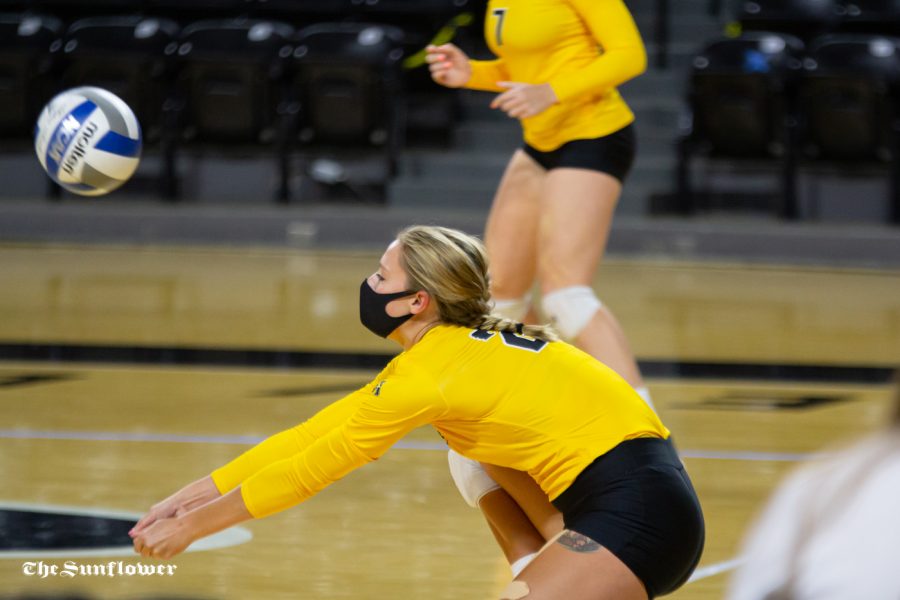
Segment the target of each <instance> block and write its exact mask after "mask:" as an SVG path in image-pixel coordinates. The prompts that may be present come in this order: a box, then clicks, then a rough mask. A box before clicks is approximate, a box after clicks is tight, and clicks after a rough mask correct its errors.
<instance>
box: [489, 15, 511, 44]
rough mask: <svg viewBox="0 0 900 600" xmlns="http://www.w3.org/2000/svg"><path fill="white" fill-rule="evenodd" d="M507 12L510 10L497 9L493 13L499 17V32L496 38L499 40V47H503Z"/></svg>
mask: <svg viewBox="0 0 900 600" xmlns="http://www.w3.org/2000/svg"><path fill="white" fill-rule="evenodd" d="M507 10H508V9H506V8H495V9H494V11H493V13H492V14H493V15H494V16H495V17H497V32H496V38H497V45H498V46H502V45H503V19H504V18H506V11H507Z"/></svg>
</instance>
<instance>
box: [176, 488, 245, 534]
mask: <svg viewBox="0 0 900 600" xmlns="http://www.w3.org/2000/svg"><path fill="white" fill-rule="evenodd" d="M252 518H253V516H252V515H251V514H250V512H249V511H248V510H247V506H246V505H245V504H244V499H243V497H242V496H241V488H240V487H237V488H235V489H233V490H231V491H230V492H228V493H227V494H225V495H224V496H220V497H219V498H217V499H216V500H213V501H212V502H207V503H206V504H204V505H202V506H200V507H198V508H195V509H194V510H191V511H189V512H187V513H185V514H183V515H181V516H180V517H178V520H179V521H181V522H182V524H183V526H184V527H186V528H187V530H188V531H189V532H190V538H191V539H192V540H198V539H200V538H203V537H206V536H208V535H212V534H214V533H217V532H219V531H222V530H223V529H227V528H229V527H232V526H234V525H237V524H238V523H243V522H244V521H249V520H250V519H252Z"/></svg>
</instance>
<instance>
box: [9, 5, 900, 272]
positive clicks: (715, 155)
mask: <svg viewBox="0 0 900 600" xmlns="http://www.w3.org/2000/svg"><path fill="white" fill-rule="evenodd" d="M627 3H628V5H629V7H630V9H631V11H632V13H633V14H634V16H635V20H636V21H637V23H638V27H639V28H640V30H641V32H642V34H643V36H644V39H645V42H646V44H647V48H648V53H649V56H650V58H651V62H650V68H649V69H648V71H647V73H645V74H644V75H643V76H641V77H639V78H637V79H635V80H634V81H631V82H629V83H627V84H626V85H624V86H623V88H622V92H623V95H624V96H625V98H626V100H627V101H628V102H629V104H630V105H631V106H632V108H633V109H634V111H635V113H636V114H637V126H638V136H639V152H638V158H637V162H636V165H635V168H634V170H633V172H632V174H631V176H630V178H629V180H628V182H627V185H626V186H625V190H624V193H623V198H622V200H621V202H620V206H619V208H618V213H617V222H616V226H615V227H614V232H613V235H612V238H611V240H610V252H613V253H617V252H618V253H641V254H653V255H660V256H667V257H689V258H694V257H699V258H705V257H712V258H726V259H742V258H758V259H761V260H794V261H802V262H821V263H829V264H834V263H839V264H855V265H858V264H863V265H868V266H897V265H898V264H900V240H898V233H897V229H896V228H895V227H894V226H893V225H892V223H896V221H897V220H898V219H900V210H898V205H897V202H896V201H895V200H894V198H895V197H896V196H897V185H896V181H897V178H898V167H897V163H896V157H897V155H898V145H897V143H896V142H897V137H898V135H897V132H898V127H897V123H898V119H897V115H898V114H900V113H898V106H900V102H898V98H900V94H898V88H897V85H896V83H897V81H896V79H895V78H894V75H895V73H894V72H893V69H894V59H895V58H896V59H897V61H900V56H897V55H896V54H897V49H898V48H900V46H897V45H896V43H895V41H894V38H893V37H892V36H893V35H896V34H897V33H898V31H900V27H898V23H900V3H898V2H891V1H890V0H853V1H852V2H851V0H771V1H768V0H755V1H739V2H723V1H721V0H679V1H678V2H677V3H676V2H674V1H673V0H627ZM484 4H485V2H484V0H415V1H414V0H303V1H301V2H297V1H291V0H229V1H216V2H213V1H205V0H194V1H187V0H185V1H178V0H171V1H166V0H143V1H141V0H103V1H95V2H78V1H66V0H56V1H54V0H32V1H30V2H22V1H20V2H14V1H9V0H0V105H2V107H3V108H4V110H3V111H0V113H2V114H3V115H4V117H2V118H0V135H2V142H0V181H2V182H3V185H2V186H0V239H4V240H61V241H87V240H99V241H105V240H109V241H125V242H138V243H144V242H148V243H152V242H164V243H165V242H183V243H188V242H199V243H240V244H284V243H287V244H297V245H300V246H304V247H306V246H328V247H364V246H369V245H373V246H377V245H379V244H381V243H382V242H383V241H384V240H385V239H387V238H388V237H389V236H390V235H391V233H392V232H393V231H395V230H396V229H397V228H398V227H400V226H402V225H404V224H407V223H409V222H411V221H427V222H441V223H445V224H448V225H455V226H458V227H462V228H464V229H467V230H470V231H473V232H476V233H478V232H480V231H481V228H482V226H483V220H484V217H485V215H486V214H487V210H488V207H489V205H490V201H491V198H492V195H493V192H494V189H495V187H496V185H497V182H498V181H499V178H500V175H501V173H502V171H503V168H504V166H505V164H506V161H507V160H508V158H509V155H510V153H511V152H512V150H513V149H514V148H515V147H516V146H517V145H518V144H519V143H520V134H519V128H518V124H517V123H515V122H512V121H510V120H509V119H507V118H506V117H505V116H504V115H502V114H500V113H497V112H496V111H492V110H490V109H489V108H488V106H487V105H488V102H489V99H490V95H488V94H483V93H478V92H470V91H458V92H455V91H451V90H445V89H442V88H440V87H439V86H436V85H434V84H433V83H432V82H431V81H430V79H429V78H428V75H427V69H426V68H424V67H422V66H421V54H420V52H419V51H420V50H421V49H422V48H423V47H424V45H425V44H427V43H428V42H429V41H430V40H432V39H438V40H444V39H452V40H453V41H454V42H455V43H457V44H459V45H461V46H462V47H463V48H464V49H465V50H466V51H468V52H469V53H470V54H472V55H473V56H478V57H481V56H487V51H486V49H485V48H484V46H483V42H482V39H481V19H482V12H483V10H484ZM92 28H93V29H92ZM104 28H106V29H104ZM117 28H118V31H119V34H117V35H118V37H117V35H113V34H112V33H110V32H112V31H114V30H116V29H117ZM123 31H124V32H126V33H127V35H121V32H123ZM92 32H93V33H92ZM228 35H231V36H233V37H231V38H229V37H228ZM341 36H343V37H341ZM789 36H794V37H793V38H791V39H798V40H800V42H799V43H800V47H799V49H798V51H797V55H796V57H790V59H791V60H792V61H793V60H794V59H795V60H796V63H795V62H790V61H787V60H786V59H784V57H783V56H780V57H779V56H775V55H776V54H778V52H781V53H782V54H784V47H783V46H779V45H778V43H777V41H775V40H779V39H782V40H783V39H788V37H789ZM823 36H831V37H830V38H827V37H823ZM834 36H838V38H835V37H834ZM841 36H844V37H843V38H841ZM120 38H121V39H120ZM851 38H852V39H851ZM835 39H837V42H842V43H845V44H850V46H847V45H845V46H840V47H838V46H833V45H832V46H831V47H835V48H838V49H837V51H836V52H832V53H831V54H830V55H829V56H832V57H833V56H834V55H835V54H836V55H837V56H839V57H840V56H844V55H845V54H847V53H848V50H846V49H847V48H850V47H851V46H853V47H854V48H855V49H856V50H854V51H856V52H858V53H860V57H859V60H857V61H856V62H855V63H852V64H850V67H849V69H848V68H847V65H843V66H842V65H841V64H840V61H839V60H838V61H832V62H834V63H835V66H834V68H833V69H832V70H831V71H828V72H814V71H816V69H817V68H818V69H819V70H820V71H821V70H822V69H824V67H825V66H826V63H827V62H828V61H827V60H825V57H826V54H827V52H826V51H827V50H828V47H829V46H827V43H826V42H829V43H832V44H834V43H836V42H835ZM746 40H751V41H752V40H756V42H753V43H755V44H756V45H755V46H752V47H750V46H748V45H747V44H748V43H749V42H746ZM760 40H761V41H760ZM137 41H140V42H142V43H141V44H138V43H135V42H137ZM151 41H154V43H153V44H151V43H150V42H151ZM742 41H744V42H745V43H743V45H741V44H742ZM126 42H131V43H130V44H126ZM851 42H852V43H851ZM104 44H105V45H106V46H104ZM113 44H123V46H122V47H121V48H120V50H118V51H116V50H115V49H114V48H115V47H114V46H113ZM729 44H730V46H729ZM853 44H855V46H854V45H853ZM92 45H93V48H92ZM126 45H128V47H127V48H126V47H125V46H126ZM724 46H729V48H730V50H727V52H731V53H732V54H733V55H734V56H736V58H735V59H734V60H732V61H731V62H729V60H725V59H722V60H719V58H718V55H713V54H711V53H712V52H715V51H717V50H718V49H720V48H722V47H724ZM823 48H824V50H823ZM776 49H778V50H777V52H776ZM769 50H772V52H771V53H770V52H769ZM154 52H155V53H156V54H155V55H153V56H149V55H150V54H152V53H154ZM817 52H818V53H819V54H816V53H817ZM866 52H869V56H870V57H871V59H872V60H869V59H868V58H867V55H866ZM251 55H252V56H251ZM820 55H821V56H822V58H821V59H820V60H818V62H817V61H816V59H817V57H819V56H820ZM26 56H27V60H26V58H24V57H26ZM113 57H115V58H116V60H112V58H113ZM732 58H734V57H732ZM876 59H877V60H876ZM129 60H130V61H132V64H139V65H141V67H140V68H138V69H137V71H136V70H135V69H134V68H131V69H130V70H129V68H128V66H127V65H128V61H129ZM779 60H781V61H782V62H781V63H779V62H777V61H779ZM873 61H874V62H878V65H876V67H878V68H880V69H881V71H878V68H876V69H873V70H872V71H871V72H869V73H866V70H865V68H863V67H864V66H866V65H869V63H872V62H873ZM787 62H790V64H787ZM845 62H846V61H845ZM117 63H119V64H120V68H118V69H116V68H115V67H116V64H117ZM710 64H712V65H715V66H716V68H707V67H708V65H710ZM898 64H900V63H898ZM22 65H25V66H22ZM884 65H888V66H887V68H886V69H885V68H883V67H884ZM841 68H843V69H844V70H843V71H841ZM848 70H849V72H848ZM851 75H852V77H851ZM778 77H782V79H781V80H777V81H776V79H778ZM841 78H843V79H841ZM814 79H815V80H816V85H818V87H815V86H813V85H812V84H810V83H809V82H812V81H813V80H814ZM826 79H827V80H828V81H827V82H826ZM804 82H805V83H806V84H809V85H807V87H803V86H804ZM823 82H825V83H828V82H830V83H828V85H825V83H823ZM79 84H94V85H101V86H103V87H107V88H109V89H111V90H112V91H115V92H117V93H119V94H120V95H122V96H123V97H124V98H125V99H126V100H128V101H129V102H130V103H131V104H132V106H133V107H134V108H135V110H136V111H137V112H139V113H142V114H139V117H141V118H142V121H144V122H145V123H146V125H145V132H146V133H147V147H146V152H145V155H144V158H143V160H142V164H141V167H140V169H139V170H138V173H137V175H136V176H135V178H134V180H133V181H131V182H129V183H128V184H127V185H126V186H125V187H123V188H122V189H121V190H120V191H117V192H115V193H114V194H112V195H111V196H108V197H104V198H100V199H94V200H86V199H81V198H77V197H74V196H69V195H66V194H62V195H61V196H60V195H59V193H58V190H56V189H54V188H53V186H49V185H48V183H47V180H46V177H45V176H44V175H43V174H42V172H41V171H40V167H39V165H38V163H37V161H36V160H34V158H33V153H32V151H31V149H30V130H31V127H32V124H33V120H34V118H35V116H36V114H37V111H38V110H39V109H40V107H41V106H42V104H43V102H44V101H45V100H46V99H47V98H49V97H50V95H52V93H54V92H56V91H59V90H61V89H65V88H66V87H71V86H73V85H79ZM754 86H755V87H754ZM767 86H769V87H767ZM829 86H830V87H829ZM867 86H868V87H867ZM25 87H27V89H24V88H25ZM807 89H808V90H812V91H808V92H804V91H803V90H807ZM754 93H756V94H758V96H756V97H754V96H753V94H754ZM154 94H156V95H157V96H158V97H157V96H154ZM703 94H707V95H706V96H704V95H703ZM776 101H777V102H780V103H781V104H780V105H779V106H774V104H777V102H776ZM148 103H149V104H152V105H153V106H149V107H148ZM711 107H712V108H711ZM826 108H827V109H828V110H825V109H826ZM812 109H816V111H817V112H815V113H813V110H812ZM698 111H699V112H698ZM803 111H806V112H803ZM813 114H814V116H815V119H816V121H815V123H819V124H824V125H832V126H834V127H832V129H830V130H827V129H826V130H825V131H824V132H823V131H818V130H814V127H813V125H814V124H815V123H813V120H812V119H811V118H810V115H813ZM148 125H149V127H148ZM842 126H843V127H842ZM717 128H718V129H717ZM851 138H852V139H851ZM722 140H731V141H732V142H734V143H732V144H730V145H729V144H728V143H725V144H723V143H722ZM851 142H852V143H851ZM843 150H847V152H842V151H843ZM851 150H852V151H851Z"/></svg>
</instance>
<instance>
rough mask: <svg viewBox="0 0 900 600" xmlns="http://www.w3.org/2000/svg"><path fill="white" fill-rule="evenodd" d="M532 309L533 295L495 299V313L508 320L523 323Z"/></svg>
mask: <svg viewBox="0 0 900 600" xmlns="http://www.w3.org/2000/svg"><path fill="white" fill-rule="evenodd" d="M529 308H531V293H528V294H525V295H524V296H521V297H519V298H495V299H494V309H493V311H492V312H493V313H494V314H495V315H498V316H500V317H504V318H506V319H512V320H513V321H517V322H520V323H521V322H522V320H523V319H525V315H527V314H528V309H529Z"/></svg>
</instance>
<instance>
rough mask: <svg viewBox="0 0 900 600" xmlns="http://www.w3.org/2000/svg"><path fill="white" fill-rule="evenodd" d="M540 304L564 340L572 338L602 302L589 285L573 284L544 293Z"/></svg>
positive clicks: (588, 320) (584, 325)
mask: <svg viewBox="0 0 900 600" xmlns="http://www.w3.org/2000/svg"><path fill="white" fill-rule="evenodd" d="M541 306H543V308H544V312H545V313H546V315H547V317H548V318H549V319H550V322H551V323H552V325H553V326H554V327H555V328H556V330H557V331H558V332H559V334H560V335H561V336H562V337H563V338H564V339H566V340H574V339H575V338H576V337H578V334H579V333H581V332H582V331H583V330H584V328H585V327H587V324H588V323H590V321H591V319H592V318H593V317H594V313H596V312H597V311H598V310H600V307H601V306H603V303H602V302H600V300H599V299H598V298H597V296H596V295H594V290H592V289H591V288H590V287H588V286H586V285H574V286H572V287H565V288H560V289H558V290H553V291H552V292H550V293H548V294H545V295H544V297H543V300H542V301H541Z"/></svg>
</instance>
